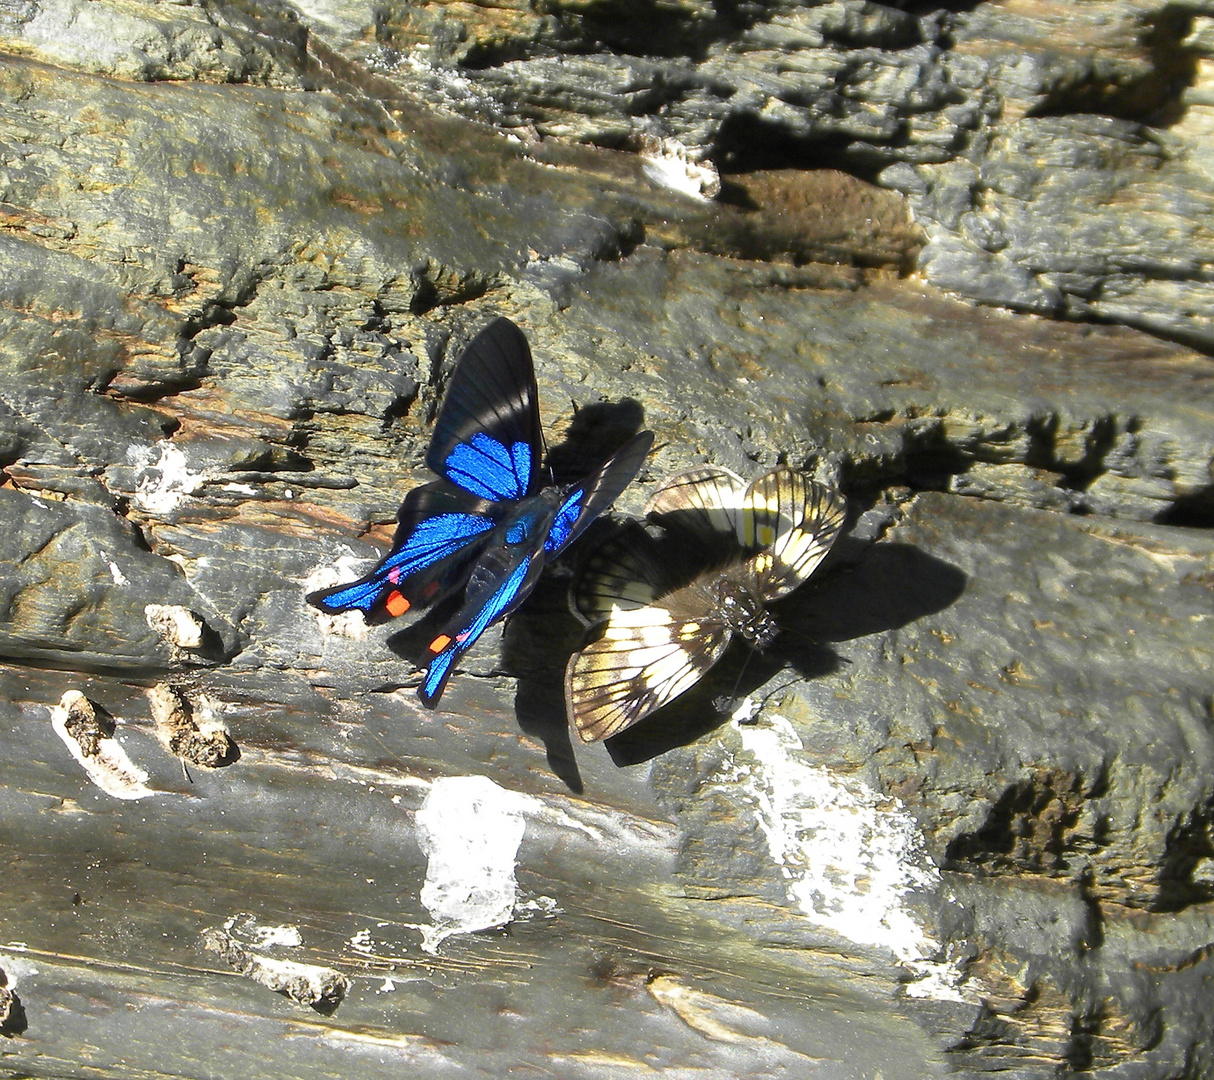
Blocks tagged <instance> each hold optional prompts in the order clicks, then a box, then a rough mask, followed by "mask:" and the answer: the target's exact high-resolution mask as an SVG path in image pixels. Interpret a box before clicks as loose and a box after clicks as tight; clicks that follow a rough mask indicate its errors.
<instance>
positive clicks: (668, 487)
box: [565, 466, 847, 742]
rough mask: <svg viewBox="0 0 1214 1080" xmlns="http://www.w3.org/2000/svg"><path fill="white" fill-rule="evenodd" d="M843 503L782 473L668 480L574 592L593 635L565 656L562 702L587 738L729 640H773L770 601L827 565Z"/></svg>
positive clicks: (635, 714) (588, 567) (678, 685)
mask: <svg viewBox="0 0 1214 1080" xmlns="http://www.w3.org/2000/svg"><path fill="white" fill-rule="evenodd" d="M846 506H847V504H846V500H845V499H844V498H843V496H842V495H841V494H840V493H839V492H838V491H835V490H834V489H832V488H829V487H826V486H824V485H822V484H819V483H816V482H814V481H812V480H810V479H809V478H808V477H806V476H805V475H804V474H802V473H799V472H794V471H793V470H792V469H788V468H784V467H781V468H777V469H773V470H772V471H771V472H769V473H766V474H765V475H763V476H760V477H758V478H757V479H756V480H754V481H752V482H751V483H749V484H747V483H746V482H745V481H744V480H742V479H741V478H740V477H738V476H735V475H734V474H733V473H731V472H730V471H729V470H727V469H721V468H715V467H711V466H703V467H699V468H695V469H690V470H688V471H686V472H682V473H678V474H677V475H675V476H672V477H670V478H669V479H668V480H666V481H665V482H664V484H663V486H662V487H661V488H660V489H659V490H658V491H657V492H656V493H655V494H654V495H653V497H652V498H651V499H650V500H649V503H648V504H647V505H646V507H645V513H646V516H647V517H648V518H649V520H650V521H651V522H653V523H655V524H657V525H660V526H662V528H663V530H664V534H665V535H664V536H663V538H662V540H658V539H655V537H654V536H653V535H652V534H651V533H650V532H649V531H647V530H646V529H645V528H644V527H643V526H641V525H640V524H639V523H636V522H633V523H631V524H630V525H627V526H625V527H624V529H623V530H622V531H621V533H620V534H618V535H617V536H616V537H615V538H613V539H612V540H610V541H608V542H607V543H606V544H604V545H603V546H602V547H600V548H599V549H598V550H597V551H595V552H593V553H592V554H591V555H590V556H589V557H588V558H587V559H586V560H584V562H583V565H582V567H581V572H580V574H579V576H578V577H577V579H576V580H575V582H574V585H573V588H572V590H571V593H570V601H571V607H572V608H573V610H574V613H575V614H577V615H578V616H579V617H580V618H581V619H582V620H583V621H584V622H586V623H587V624H588V625H589V626H590V627H591V630H590V631H589V634H590V639H589V641H588V642H587V643H586V644H585V645H584V646H583V647H582V649H581V650H580V651H579V652H576V653H574V654H573V656H571V657H570V658H569V663H568V665H567V666H566V669H565V706H566V712H567V713H568V717H569V723H570V726H571V727H572V728H573V729H574V731H576V732H577V733H578V737H579V738H580V739H581V740H582V741H583V742H596V741H597V740H599V739H605V738H608V737H609V736H611V735H615V734H617V733H618V732H620V731H623V730H624V729H625V728H628V727H631V726H632V725H633V724H635V723H636V722H637V721H638V720H642V719H644V718H645V717H646V716H648V715H649V714H650V713H651V712H653V711H654V710H655V709H658V708H660V707H661V706H663V705H665V704H667V702H670V701H672V700H673V699H674V698H676V697H678V696H679V695H680V694H682V693H683V692H684V691H686V690H688V689H690V687H692V686H694V685H695V683H697V682H698V681H699V680H700V679H701V678H703V676H704V675H705V674H706V673H707V672H708V670H709V668H711V667H712V666H713V664H715V663H716V662H717V661H718V660H719V659H720V658H721V656H722V655H723V654H724V652H725V649H726V647H727V646H728V645H729V642H730V641H731V640H732V638H733V637H734V635H735V634H737V635H740V636H741V637H742V638H743V639H745V640H746V641H747V642H749V643H750V644H751V645H753V646H754V647H756V648H759V649H763V648H766V647H767V646H768V645H770V644H771V643H772V641H774V640H775V637H776V635H777V634H778V633H779V628H778V627H777V625H776V623H775V620H774V619H773V618H772V617H771V614H770V613H769V612H768V610H767V607H766V605H767V603H768V602H770V601H772V600H777V599H779V598H780V597H782V596H785V595H786V594H788V593H790V592H792V590H793V589H795V588H796V587H797V586H798V585H800V584H801V583H802V582H803V581H805V580H806V579H808V578H809V576H810V575H811V574H812V573H813V572H814V570H815V569H816V568H817V566H818V564H819V563H820V562H821V561H822V559H823V558H825V556H826V553H827V552H828V551H829V550H830V547H831V545H832V544H833V543H834V541H835V539H836V537H837V536H838V535H839V531H840V529H841V528H842V526H843V521H844V517H845V515H846Z"/></svg>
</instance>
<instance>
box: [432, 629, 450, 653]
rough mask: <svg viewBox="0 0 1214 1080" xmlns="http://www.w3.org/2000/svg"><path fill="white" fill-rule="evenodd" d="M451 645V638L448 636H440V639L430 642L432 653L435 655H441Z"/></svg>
mask: <svg viewBox="0 0 1214 1080" xmlns="http://www.w3.org/2000/svg"><path fill="white" fill-rule="evenodd" d="M450 644H451V638H450V637H448V636H447V635H446V634H439V635H438V637H436V638H435V639H434V640H433V641H432V642H430V651H431V652H433V653H440V652H442V651H443V650H444V649H445V648H446V647H447V646H448V645H450Z"/></svg>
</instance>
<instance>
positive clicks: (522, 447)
mask: <svg viewBox="0 0 1214 1080" xmlns="http://www.w3.org/2000/svg"><path fill="white" fill-rule="evenodd" d="M542 447H543V442H542V436H541V434H540V413H539V406H538V404H537V392H536V386H535V368H534V366H533V365H532V362H531V350H530V349H529V348H528V347H527V339H526V338H525V337H524V336H523V332H522V331H521V330H520V329H519V328H518V327H517V326H515V325H514V323H512V322H511V321H510V320H509V319H495V320H494V321H493V322H491V323H490V324H489V325H488V326H486V327H485V329H483V330H482V331H481V332H480V333H479V334H477V335H476V337H474V338H473V339H472V341H471V343H470V344H469V345H468V347H467V348H466V349H465V350H464V352H463V355H462V356H461V357H460V358H459V360H458V361H456V364H455V370H454V371H452V373H451V378H450V380H449V382H448V384H447V394H446V397H444V398H443V405H442V408H441V409H440V410H439V413H438V419H437V421H435V425H434V436H433V438H432V439H431V440H430V449H429V450H428V451H427V452H426V464H427V465H428V466H429V467H430V468H431V469H433V470H434V472H436V473H438V475H439V476H442V477H445V478H446V479H448V480H449V481H451V483H453V484H455V485H457V486H458V487H460V488H462V489H463V490H464V491H467V492H469V493H470V494H472V495H473V496H475V497H477V498H480V499H486V500H488V501H490V502H500V501H504V500H512V501H515V502H517V501H518V500H519V499H523V498H525V497H526V496H527V495H529V494H534V492H535V489H536V487H537V486H538V477H539V469H540V457H541V455H542V452H543V451H542Z"/></svg>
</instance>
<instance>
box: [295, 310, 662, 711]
mask: <svg viewBox="0 0 1214 1080" xmlns="http://www.w3.org/2000/svg"><path fill="white" fill-rule="evenodd" d="M652 442H653V433H652V432H648V431H642V432H639V433H638V434H637V435H634V436H633V437H632V439H630V440H629V441H628V442H627V443H625V445H624V446H623V447H621V448H620V450H618V451H617V452H616V454H615V455H613V456H612V457H611V458H609V459H608V460H607V461H606V462H604V463H603V465H602V466H600V468H599V469H598V470H596V471H595V472H593V473H591V474H590V475H589V476H587V477H586V478H585V479H584V480H582V481H581V482H580V483H576V484H569V485H566V486H545V485H544V483H543V475H544V470H543V469H542V468H541V456H542V433H541V430H540V420H539V406H538V403H537V390H536V383H535V369H534V367H533V365H532V361H531V350H530V349H529V348H528V346H527V339H526V338H525V337H524V336H523V334H522V331H520V330H519V329H518V327H517V326H515V325H514V324H513V323H512V322H510V321H509V320H508V319H497V320H495V321H494V322H492V323H490V324H489V325H488V326H487V327H486V328H485V329H484V330H482V331H481V332H480V333H479V334H478V335H477V336H476V337H475V338H474V339H473V340H472V342H471V343H470V344H469V346H468V348H467V349H466V350H465V351H464V353H463V355H462V356H461V357H460V359H459V361H458V362H457V363H456V366H455V369H454V371H453V372H452V374H451V379H450V382H449V385H448V388H447V394H446V397H445V398H444V400H443V405H442V408H441V409H440V410H439V414H438V418H437V420H436V421H435V427H434V435H433V438H432V439H431V441H430V447H429V449H428V450H427V453H426V464H427V465H428V466H429V467H430V469H431V470H433V471H434V472H435V473H437V474H438V476H439V477H440V479H438V480H436V481H433V482H432V483H429V484H425V485H423V486H422V487H419V488H415V489H414V490H413V491H411V492H409V494H408V495H407V496H406V498H405V501H404V502H403V503H402V504H401V508H400V511H399V513H398V514H397V527H396V535H395V537H394V539H393V543H392V549H391V550H390V551H389V552H388V554H387V555H386V556H384V558H383V559H381V560H380V562H379V563H378V564H377V565H376V566H375V567H374V568H373V569H372V570H371V571H370V573H368V574H366V575H365V576H364V577H362V578H360V579H359V580H357V581H354V582H350V583H349V584H346V585H340V586H337V587H335V588H331V589H323V590H321V591H319V592H315V593H312V594H310V595H309V596H308V601H309V602H310V603H312V604H314V605H315V606H316V607H319V608H320V609H321V610H322V611H326V612H331V613H337V612H343V611H350V610H355V609H357V610H359V611H362V612H363V614H364V616H365V617H366V618H367V619H368V621H371V622H377V621H382V620H383V619H384V618H388V617H392V616H397V615H402V614H404V613H405V612H407V611H410V610H420V609H423V608H426V607H429V606H431V605H432V604H434V603H436V602H437V601H438V600H440V599H442V598H443V597H445V596H447V595H450V594H452V593H455V592H457V591H459V590H460V589H461V588H462V589H463V590H464V602H463V604H462V606H461V607H460V610H459V611H458V613H457V614H456V615H455V616H454V617H453V618H452V619H450V620H449V621H448V622H447V624H446V625H445V626H444V628H443V630H442V632H441V633H439V634H438V635H436V636H435V637H434V639H433V640H432V641H431V642H430V645H429V647H428V656H427V657H426V661H425V662H426V669H427V670H426V674H425V676H424V678H423V680H422V684H421V686H420V687H419V688H418V696H419V697H420V698H421V700H422V703H423V704H424V705H426V706H428V707H431V708H433V707H435V706H436V705H437V704H438V700H439V698H440V697H441V695H442V692H443V688H444V687H445V685H446V681H447V678H448V677H449V675H450V673H451V671H452V668H453V666H454V664H455V661H456V660H458V659H459V657H460V656H462V655H463V653H464V652H466V651H467V650H468V649H469V648H471V646H472V645H473V644H474V643H475V642H476V640H477V639H478V638H479V637H480V636H481V634H483V633H484V632H485V630H486V629H488V627H489V626H491V625H492V624H493V623H495V622H497V621H498V620H500V619H503V618H505V617H506V616H507V615H508V614H510V612H512V611H513V610H514V609H515V608H516V607H518V605H519V604H520V603H522V601H523V600H524V599H526V597H527V595H528V593H530V592H531V590H532V588H534V586H535V582H536V580H537V579H538V578H539V575H540V573H541V571H542V570H543V568H544V566H545V565H547V564H548V563H549V562H551V561H552V560H553V559H555V558H556V557H557V555H559V554H560V552H561V551H562V550H563V549H564V548H565V547H566V546H567V545H568V544H569V543H571V542H572V541H573V540H574V539H575V538H576V537H577V535H578V534H579V533H580V532H581V531H582V530H583V529H585V528H586V526H587V525H589V523H590V522H591V521H592V520H593V519H594V518H595V517H597V516H598V515H599V514H600V513H602V512H603V510H605V509H606V508H607V507H608V506H610V504H611V503H612V502H613V501H614V499H615V497H616V496H617V495H618V494H619V493H620V492H621V491H622V490H623V489H624V487H625V486H626V485H627V484H628V483H629V482H630V481H631V480H632V477H633V476H634V475H635V474H636V471H637V470H638V469H639V468H640V466H641V462H642V461H643V460H644V459H645V455H646V454H647V453H648V452H649V447H650V446H651V445H652Z"/></svg>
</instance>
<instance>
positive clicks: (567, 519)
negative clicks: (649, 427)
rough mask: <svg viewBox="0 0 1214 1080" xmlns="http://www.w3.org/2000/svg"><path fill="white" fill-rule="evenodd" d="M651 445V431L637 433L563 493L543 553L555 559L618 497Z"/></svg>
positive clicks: (635, 472) (629, 481) (630, 480)
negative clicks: (595, 470) (563, 496)
mask: <svg viewBox="0 0 1214 1080" xmlns="http://www.w3.org/2000/svg"><path fill="white" fill-rule="evenodd" d="M651 446H653V432H652V431H638V432H637V433H636V434H635V435H634V436H633V437H632V438H631V439H629V440H628V441H627V442H626V443H625V444H624V445H623V446H621V447H620V448H619V449H618V450H617V451H616V452H615V453H614V454H612V456H611V457H609V458H608V459H607V460H606V461H605V462H603V464H602V465H601V466H600V467H599V469H598V471H597V472H593V473H591V474H590V475H589V476H588V477H586V479H585V480H583V481H582V482H581V483H580V484H573V485H572V486H571V487H569V488H568V489H567V490H566V494H565V501H564V502H563V503H562V504H561V507H560V509H559V510H558V511H557V514H556V518H555V519H554V520H553V522H552V526H551V527H550V528H549V530H548V536H547V539H545V541H544V553H545V555H546V557H547V558H548V559H555V558H556V557H557V555H559V554H560V553H561V551H562V549H564V548H565V547H566V546H568V545H569V544H571V543H572V542H573V541H574V540H575V539H576V538H577V537H578V535H579V534H580V533H581V532H582V531H583V530H584V529H585V528H586V526H587V525H589V524H590V523H591V522H592V521H593V520H594V519H595V518H596V517H598V516H599V515H600V514H601V513H603V511H604V510H606V509H607V508H608V507H609V506H611V504H612V503H613V502H615V500H616V499H617V498H618V497H619V494H620V492H621V491H623V490H624V488H626V487H627V486H628V485H629V484H630V483H631V482H632V478H633V477H634V476H636V474H637V470H638V469H640V467H641V463H642V462H643V461H644V460H645V455H646V454H648V453H649V448H650V447H651Z"/></svg>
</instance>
